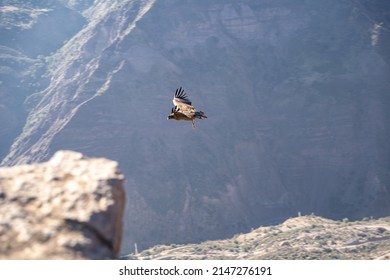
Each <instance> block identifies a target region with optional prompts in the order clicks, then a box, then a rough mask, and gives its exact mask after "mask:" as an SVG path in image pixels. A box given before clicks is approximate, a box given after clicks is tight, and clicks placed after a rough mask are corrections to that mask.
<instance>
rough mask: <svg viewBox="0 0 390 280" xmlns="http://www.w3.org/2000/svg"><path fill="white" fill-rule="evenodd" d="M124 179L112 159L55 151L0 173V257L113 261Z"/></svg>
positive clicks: (118, 242)
mask: <svg viewBox="0 0 390 280" xmlns="http://www.w3.org/2000/svg"><path fill="white" fill-rule="evenodd" d="M123 181H124V177H123V175H122V174H120V173H119V171H118V166H117V163H116V162H115V161H111V160H107V159H104V158H87V157H85V156H83V155H82V154H80V153H76V152H71V151H60V152H57V153H56V154H55V155H54V156H53V157H52V158H51V159H50V161H48V162H46V163H41V164H34V165H20V166H15V167H11V168H1V169H0V259H108V258H115V257H116V256H117V254H118V252H119V248H120V245H121V240H122V217H123V212H124V207H125V196H124V187H123Z"/></svg>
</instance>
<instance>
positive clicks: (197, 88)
mask: <svg viewBox="0 0 390 280" xmlns="http://www.w3.org/2000/svg"><path fill="white" fill-rule="evenodd" d="M380 2H381V3H382V2H383V1H378V2H377V3H378V5H379V3H380ZM383 3H384V2H383ZM370 5H371V6H370ZM373 6H375V5H374V4H369V3H368V1H362V2H359V1H342V2H341V1H287V0H278V1H268V0H264V1H249V0H246V1H244V0H243V1H217V0H215V1H174V0H173V1H159V0H157V1H118V3H117V2H115V1H114V2H113V1H96V3H95V4H94V5H91V6H90V7H89V8H88V9H86V10H84V12H83V15H84V16H85V17H86V18H87V19H88V24H87V25H86V26H84V28H82V29H80V32H79V33H77V34H76V35H75V36H74V37H73V38H72V39H71V40H69V41H68V42H67V43H66V44H65V45H64V46H63V47H62V48H61V49H59V50H58V51H57V52H56V53H55V54H54V55H53V56H51V57H50V61H49V64H48V65H47V66H48V68H49V69H50V70H51V72H50V75H51V82H50V83H49V85H48V86H47V87H46V88H45V89H44V90H43V91H41V92H40V93H38V94H36V95H34V96H33V97H31V98H28V99H27V100H26V104H27V105H28V108H29V116H28V119H27V121H26V125H25V126H24V129H23V132H22V133H21V134H20V136H19V137H18V138H17V139H16V140H15V141H14V144H13V146H12V147H11V149H10V152H9V154H8V155H7V156H6V157H5V158H4V160H3V163H2V164H3V165H13V164H17V163H23V162H35V161H44V160H46V159H47V158H49V157H50V156H51V155H52V154H53V153H54V152H55V151H57V150H58V149H71V150H77V151H80V152H83V153H85V154H87V155H90V156H99V157H100V156H104V157H108V158H111V159H115V160H117V161H118V162H119V163H120V165H121V169H122V171H123V173H124V174H125V175H126V178H128V179H127V186H126V188H127V191H128V193H129V196H128V203H127V209H126V220H125V237H124V238H125V239H124V247H123V251H124V252H128V251H130V250H131V248H132V247H133V244H134V243H137V245H138V248H139V249H140V250H141V249H143V248H146V247H148V246H151V245H153V244H158V243H180V242H195V241H199V240H205V239H215V238H222V237H225V236H229V235H233V234H235V233H237V232H243V231H246V230H249V229H250V228H251V227H257V226H259V225H261V224H266V223H271V222H275V221H278V220H281V219H283V218H284V217H287V216H291V215H295V214H296V213H297V212H298V211H300V212H301V213H302V214H306V213H312V212H314V213H315V214H318V215H322V216H326V217H331V218H344V217H349V218H351V219H353V218H359V217H364V216H383V215H388V214H389V212H390V190H389V186H390V184H389V180H390V177H389V174H388V170H389V168H390V166H389V158H390V147H389V145H387V139H388V138H389V136H390V135H389V132H390V129H389V124H390V119H389V118H390V115H389V110H388V109H387V108H389V101H390V100H389V95H388V89H389V88H390V83H389V79H388V77H389V64H388V63H389V60H388V59H387V57H388V56H387V52H386V51H385V50H386V49H389V48H388V46H389V45H388V42H389V41H388V39H387V38H388V35H389V34H388V30H389V24H388V22H387V21H386V19H387V15H386V14H385V13H384V12H383V9H380V8H378V7H379V6H378V7H373ZM380 22H383V24H382V25H380V26H379V27H378V26H377V25H378V24H379V23H380ZM376 24H377V25H376ZM178 86H183V87H184V89H185V90H186V91H187V92H188V94H189V97H190V98H191V100H192V101H193V104H194V105H195V106H196V108H197V109H199V110H202V111H204V112H205V113H206V115H207V116H208V119H207V120H205V121H203V122H199V125H198V127H197V129H196V130H193V129H192V128H191V125H190V124H189V123H187V122H169V121H166V117H167V115H168V114H169V112H170V108H171V106H172V104H171V99H172V94H173V91H174V90H175V89H176V87H178Z"/></svg>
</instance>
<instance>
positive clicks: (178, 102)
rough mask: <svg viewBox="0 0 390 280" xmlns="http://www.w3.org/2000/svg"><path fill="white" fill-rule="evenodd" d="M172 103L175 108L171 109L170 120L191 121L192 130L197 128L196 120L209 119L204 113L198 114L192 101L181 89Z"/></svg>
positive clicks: (176, 92)
mask: <svg viewBox="0 0 390 280" xmlns="http://www.w3.org/2000/svg"><path fill="white" fill-rule="evenodd" d="M172 101H173V105H175V107H173V108H172V109H171V113H170V114H169V116H168V120H171V119H174V120H177V121H191V122H192V128H195V119H207V117H206V115H205V114H204V113H203V112H202V111H199V112H197V111H196V109H195V108H194V106H192V105H191V104H192V103H191V101H190V100H189V99H188V97H187V94H185V92H184V89H182V88H181V87H180V88H178V89H176V91H175V95H174V96H173V100H172Z"/></svg>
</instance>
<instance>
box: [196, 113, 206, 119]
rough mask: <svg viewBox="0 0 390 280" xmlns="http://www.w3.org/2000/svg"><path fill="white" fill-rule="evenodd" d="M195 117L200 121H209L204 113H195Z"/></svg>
mask: <svg viewBox="0 0 390 280" xmlns="http://www.w3.org/2000/svg"><path fill="white" fill-rule="evenodd" d="M195 117H196V118H198V119H207V116H206V115H205V114H204V113H203V112H202V111H199V112H195Z"/></svg>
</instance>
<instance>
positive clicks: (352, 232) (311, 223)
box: [126, 216, 390, 260]
mask: <svg viewBox="0 0 390 280" xmlns="http://www.w3.org/2000/svg"><path fill="white" fill-rule="evenodd" d="M126 258H129V259H299V260H304V259H390V218H389V217H388V218H382V219H378V220H374V219H363V220H362V221H355V222H350V221H348V220H347V219H344V220H343V221H333V220H329V219H325V218H321V217H317V216H303V217H296V218H291V219H288V220H287V221H285V222H284V223H283V224H280V225H277V226H269V227H260V228H258V229H255V230H253V231H251V232H249V233H245V234H240V235H236V236H234V237H233V238H230V239H226V240H216V241H207V242H203V243H200V244H188V245H169V246H167V245H158V246H155V247H153V248H150V249H148V250H145V251H142V252H140V253H138V254H130V255H128V256H126Z"/></svg>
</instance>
